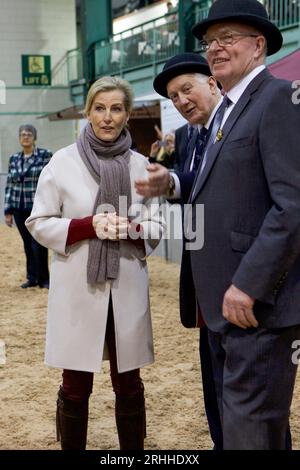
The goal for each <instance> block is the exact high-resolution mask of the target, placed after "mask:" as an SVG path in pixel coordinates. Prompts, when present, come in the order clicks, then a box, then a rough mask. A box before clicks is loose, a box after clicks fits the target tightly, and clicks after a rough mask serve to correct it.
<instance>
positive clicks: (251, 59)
mask: <svg viewBox="0 0 300 470" xmlns="http://www.w3.org/2000/svg"><path fill="white" fill-rule="evenodd" d="M193 34H194V35H195V36H196V37H197V38H198V39H199V40H200V41H201V46H202V50H205V51H207V59H208V63H209V65H210V68H211V71H212V73H213V75H214V76H215V77H216V79H217V80H218V81H219V82H220V83H221V84H222V86H223V89H224V90H225V92H226V95H225V97H224V102H225V103H226V106H227V107H226V109H225V114H224V115H223V117H222V121H221V123H220V127H219V129H218V131H217V134H216V137H215V138H214V140H213V141H212V140H211V141H210V142H209V143H207V149H206V159H205V162H204V164H203V166H202V168H201V170H200V171H199V172H198V174H197V177H196V179H195V182H194V185H193V188H192V191H191V195H190V200H189V202H190V203H191V205H192V208H193V210H195V208H196V206H197V205H198V204H204V207H205V216H204V219H205V224H204V237H205V240H204V246H203V248H202V249H201V250H194V251H191V254H190V256H191V267H192V273H193V279H194V284H195V289H196V294H197V300H198V303H199V305H200V307H201V312H202V315H203V317H204V320H205V322H206V324H207V325H208V336H209V345H210V349H211V354H212V360H213V369H214V371H215V380H216V382H217V383H216V386H217V394H218V403H219V409H220V413H221V416H222V428H223V443H224V449H249V450H253V449H254V450H275V449H285V448H286V447H288V443H287V440H286V436H287V435H288V430H289V411H290V405H291V401H292V396H293V389H294V384H295V377H296V371H297V362H296V361H295V360H293V348H294V347H295V341H296V340H299V338H300V210H299V201H300V179H299V177H298V176H297V175H299V174H300V159H299V148H300V134H299V132H297V129H296V128H295V124H296V123H297V122H299V121H300V106H299V105H297V104H296V103H294V102H293V99H292V94H293V91H294V90H293V89H292V86H291V83H289V82H286V81H284V80H280V79H275V78H274V77H272V76H271V75H270V73H269V72H268V70H267V69H266V67H265V59H266V56H267V55H271V54H275V53H276V52H277V51H278V50H279V49H280V48H281V45H282V36H281V33H280V31H279V30H278V28H277V27H276V26H275V25H274V24H272V23H271V22H270V21H269V19H268V15H267V12H266V10H265V8H264V7H263V5H262V4H261V3H260V2H258V1H257V0H216V2H214V4H213V5H212V7H211V9H210V11H209V14H208V17H207V19H205V20H203V21H202V22H201V23H199V24H197V25H195V26H194V28H193ZM220 377H222V380H220Z"/></svg>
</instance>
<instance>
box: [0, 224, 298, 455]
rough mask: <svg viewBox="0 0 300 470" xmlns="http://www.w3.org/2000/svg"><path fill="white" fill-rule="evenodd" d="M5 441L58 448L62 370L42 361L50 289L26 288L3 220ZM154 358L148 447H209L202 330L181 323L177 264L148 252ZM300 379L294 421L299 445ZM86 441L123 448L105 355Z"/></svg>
mask: <svg viewBox="0 0 300 470" xmlns="http://www.w3.org/2000/svg"><path fill="white" fill-rule="evenodd" d="M0 240H1V249H0V253H1V258H0V262H1V264H0V274H1V276H0V292H1V304H0V305H1V307H0V339H2V340H4V341H5V343H6V353H7V362H6V364H5V365H2V366H0V423H1V424H0V449H10V450H12V449H45V450H50V449H59V444H58V443H56V440H55V407H56V404H55V403H56V393H57V389H58V386H59V383H60V374H61V372H60V370H57V369H50V368H48V367H46V366H45V365H44V364H43V355H44V338H45V319H46V305H47V293H48V291H46V290H44V289H40V288H38V287H37V288H32V289H27V290H24V289H21V288H20V287H19V285H20V284H21V283H22V282H23V281H24V280H25V277H24V274H25V270H24V267H25V258H24V254H23V248H22V243H21V239H20V237H19V234H18V232H17V230H16V229H15V228H13V229H9V228H8V227H6V226H4V225H2V224H1V225H0ZM149 269H150V276H151V290H150V293H151V305H152V318H153V327H154V339H155V353H156V362H155V363H154V365H152V366H149V367H146V368H144V369H143V370H142V377H143V379H144V384H145V391H146V405H147V424H148V429H147V434H148V435H147V439H146V441H145V448H146V449H152V450H155V449H211V447H212V443H211V440H210V437H209V434H208V428H207V424H206V419H205V413H204V406H203V400H202V388H201V384H200V379H199V359H198V336H199V331H197V330H187V329H185V328H183V327H182V326H181V324H180V321H179V313H178V274H179V266H178V265H176V264H167V263H165V262H164V261H163V260H161V259H160V258H150V260H149ZM299 389H300V379H299V374H298V381H297V384H296V390H295V394H294V401H293V405H292V414H291V425H292V432H293V435H294V448H295V449H300V433H299V427H300V419H299V418H300V401H299ZM87 448H88V449H102V450H108V449H118V440H117V434H116V428H115V422H114V396H113V392H112V390H111V385H110V380H109V369H108V364H107V362H106V363H105V366H104V369H103V373H102V374H96V376H95V383H94V392H93V394H92V396H91V400H90V419H89V432H88V445H87Z"/></svg>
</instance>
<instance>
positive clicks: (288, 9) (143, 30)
mask: <svg viewBox="0 0 300 470" xmlns="http://www.w3.org/2000/svg"><path fill="white" fill-rule="evenodd" d="M261 2H262V3H263V4H264V5H265V7H266V9H267V11H268V13H269V16H270V19H271V20H272V21H273V22H274V23H275V24H276V25H277V26H278V27H279V28H280V29H282V30H284V29H287V28H291V27H297V26H299V27H300V0H261ZM212 3H213V1H212V0H207V1H205V0H203V1H201V2H200V3H199V4H195V6H194V9H191V10H190V12H189V15H188V17H187V16H186V17H185V18H184V23H185V29H186V37H187V36H188V34H191V33H190V30H191V25H193V24H196V23H198V22H200V21H201V20H203V19H205V18H206V17H207V15H208V11H209V8H210V7H211V5H212ZM179 29H180V28H179V20H178V11H175V12H172V13H170V14H168V15H164V16H162V17H160V18H157V19H155V20H152V21H148V22H146V23H143V24H141V25H139V26H136V27H134V28H131V29H128V30H126V31H123V32H122V33H120V34H116V35H114V36H112V37H111V38H110V39H109V40H108V41H99V42H96V43H94V44H93V45H92V46H91V48H90V49H89V50H88V68H89V77H85V78H87V79H88V80H93V79H95V78H97V77H99V76H101V75H107V74H109V75H110V74H118V75H123V73H124V72H127V71H130V70H134V69H138V68H143V67H146V66H149V65H153V66H156V64H159V63H161V62H165V61H166V60H167V59H168V58H170V57H172V56H173V55H174V54H177V53H178V52H183V51H184V50H185V48H186V44H184V40H185V38H181V37H180V35H179ZM191 48H192V49H193V48H194V50H195V51H197V50H198V41H197V40H195V41H194V38H192V44H191ZM189 50H190V49H189ZM67 66H68V81H69V83H70V82H73V81H76V80H80V79H82V78H84V77H83V69H82V54H81V51H80V50H79V49H73V50H71V51H69V52H68V55H67Z"/></svg>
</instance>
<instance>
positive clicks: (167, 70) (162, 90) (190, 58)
mask: <svg viewBox="0 0 300 470" xmlns="http://www.w3.org/2000/svg"><path fill="white" fill-rule="evenodd" d="M185 73H203V75H207V76H208V77H210V76H211V71H210V68H209V66H208V63H207V60H206V59H205V58H204V57H202V56H201V55H200V54H194V53H193V52H184V53H183V54H176V55H174V57H171V59H169V60H168V61H167V62H166V63H165V65H164V68H163V69H162V72H160V73H159V74H158V75H157V77H156V78H155V80H154V82H153V88H154V90H155V91H157V93H159V94H160V95H162V96H165V97H166V98H169V97H168V93H167V85H168V83H169V81H170V80H172V78H175V77H178V75H183V74H185Z"/></svg>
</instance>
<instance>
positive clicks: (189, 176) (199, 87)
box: [136, 52, 223, 450]
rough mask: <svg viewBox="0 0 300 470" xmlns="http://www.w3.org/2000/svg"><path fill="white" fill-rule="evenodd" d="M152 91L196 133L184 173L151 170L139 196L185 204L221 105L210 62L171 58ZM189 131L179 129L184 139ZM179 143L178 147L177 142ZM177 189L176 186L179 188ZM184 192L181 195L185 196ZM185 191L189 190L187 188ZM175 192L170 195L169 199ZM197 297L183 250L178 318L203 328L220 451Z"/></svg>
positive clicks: (208, 397) (210, 413)
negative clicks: (169, 103) (168, 102)
mask: <svg viewBox="0 0 300 470" xmlns="http://www.w3.org/2000/svg"><path fill="white" fill-rule="evenodd" d="M153 86H154V89H155V90H156V91H157V93H159V94H160V95H162V96H164V97H166V98H170V99H171V100H172V101H173V103H174V105H175V107H176V108H177V110H178V111H179V112H180V114H181V115H182V116H183V117H184V118H185V119H186V120H187V121H188V124H186V127H187V126H188V125H189V126H190V127H191V128H192V129H193V130H194V132H193V133H192V136H191V137H190V139H189V141H188V139H185V145H186V149H184V152H183V151H182V150H181V152H180V153H179V155H178V161H177V163H178V166H179V167H180V168H181V169H182V171H176V172H170V173H169V172H168V170H167V169H166V168H164V167H163V166H162V165H159V164H155V165H150V166H149V169H151V172H150V174H149V180H148V181H140V182H136V187H137V189H138V191H142V192H144V194H145V191H148V194H150V193H151V192H152V191H154V192H155V193H156V194H160V195H162V194H164V195H167V196H168V197H169V198H170V199H169V200H170V202H171V201H172V200H173V201H174V200H175V202H177V201H178V200H180V202H181V203H182V204H184V203H186V202H187V200H188V196H189V189H190V187H191V185H192V182H193V180H194V177H195V173H196V171H197V168H198V166H199V164H200V162H201V159H202V156H203V150H204V146H205V141H206V139H207V138H208V135H209V133H210V130H211V127H212V126H211V123H212V122H213V117H214V115H215V112H216V110H217V109H218V107H219V106H220V103H221V98H222V96H221V93H220V90H219V88H218V86H217V83H216V80H215V79H214V78H213V77H212V76H211V72H210V69H209V66H208V64H207V61H206V59H205V58H204V57H202V56H201V55H199V54H194V53H188V52H187V53H182V54H177V55H175V56H174V57H172V58H171V59H169V60H168V61H167V62H166V64H165V65H164V68H163V70H162V72H161V73H160V74H159V75H158V76H157V77H156V78H155V80H154V83H153ZM183 131H185V132H186V130H185V129H181V135H182V134H183V133H184V132H183ZM177 144H178V142H177ZM175 185H176V186H175ZM181 188H182V191H181ZM185 188H187V189H185ZM171 193H172V194H171ZM195 300H196V295H195V289H194V283H193V278H192V275H191V267H190V252H189V251H187V250H186V249H185V240H184V241H183V254H182V262H181V274H180V307H181V308H180V315H181V321H182V323H183V325H184V326H185V327H196V326H201V328H200V343H199V344H200V348H199V349H200V360H201V372H202V382H203V395H204V402H205V409H206V415H207V420H208V424H209V429H210V434H211V437H212V440H213V442H214V448H215V449H216V450H220V449H222V446H223V444H222V428H221V421H220V415H219V410H218V404H217V397H216V391H215V384H214V377H213V372H212V364H211V358H210V351H209V346H208V334H207V327H206V325H205V324H204V322H203V319H202V317H201V313H200V310H199V308H198V306H197V305H196V302H195Z"/></svg>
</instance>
